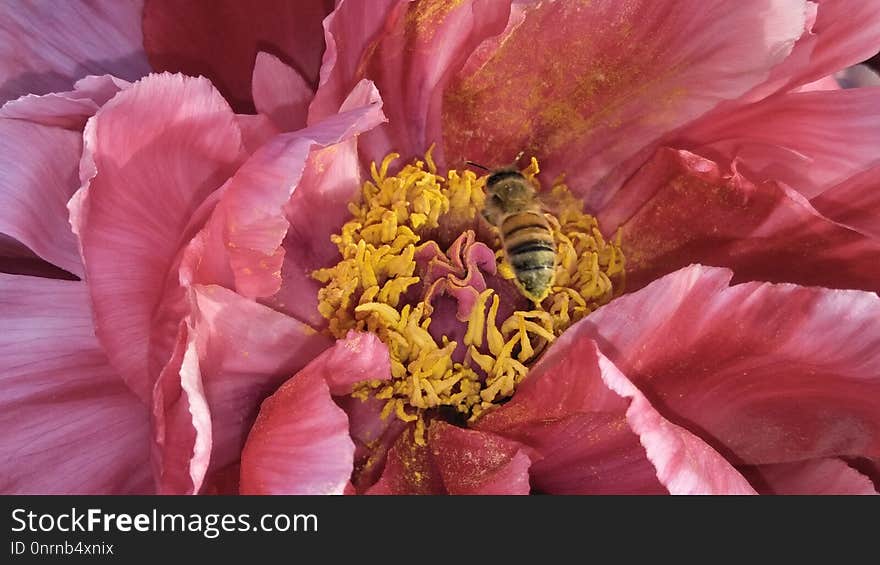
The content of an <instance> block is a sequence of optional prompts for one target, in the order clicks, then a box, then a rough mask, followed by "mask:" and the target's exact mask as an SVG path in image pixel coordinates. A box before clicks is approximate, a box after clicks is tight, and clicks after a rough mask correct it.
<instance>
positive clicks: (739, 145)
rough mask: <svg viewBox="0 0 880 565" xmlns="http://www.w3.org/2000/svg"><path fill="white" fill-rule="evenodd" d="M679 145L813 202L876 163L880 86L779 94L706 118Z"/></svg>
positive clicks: (879, 137) (678, 138)
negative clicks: (734, 163)
mask: <svg viewBox="0 0 880 565" xmlns="http://www.w3.org/2000/svg"><path fill="white" fill-rule="evenodd" d="M675 146H676V147H681V148H686V149H692V150H693V151H694V152H696V153H699V154H701V155H705V156H707V157H709V158H712V159H713V160H715V161H717V162H719V163H722V164H724V165H725V166H726V165H728V164H729V163H731V162H732V161H733V160H734V159H737V160H739V167H738V168H739V170H740V171H741V172H743V173H745V174H747V175H748V176H750V177H751V178H754V179H761V180H775V181H780V182H783V183H785V184H787V185H789V186H791V187H792V188H794V189H795V190H797V191H798V192H801V193H802V194H804V196H806V197H807V198H813V197H814V196H816V195H818V194H821V193H822V192H823V191H825V190H827V189H829V188H830V187H832V186H834V185H835V184H837V183H839V182H841V181H843V180H845V179H846V178H848V177H849V176H851V175H854V174H856V173H858V172H859V171H862V170H864V169H866V168H868V167H869V166H871V165H872V164H874V163H875V162H876V161H877V159H878V153H880V88H858V89H852V90H839V89H838V90H834V91H828V90H826V91H819V92H797V93H792V94H785V95H781V96H776V97H773V98H771V99H769V100H765V101H763V102H760V103H757V104H752V105H750V106H746V107H744V108H737V109H736V110H735V111H731V112H729V113H727V114H726V115H723V116H714V117H713V118H712V119H711V120H709V119H706V120H703V121H702V122H701V123H700V124H699V125H696V126H694V127H691V128H688V129H687V130H686V131H685V132H683V133H681V134H680V135H678V136H676V140H675Z"/></svg>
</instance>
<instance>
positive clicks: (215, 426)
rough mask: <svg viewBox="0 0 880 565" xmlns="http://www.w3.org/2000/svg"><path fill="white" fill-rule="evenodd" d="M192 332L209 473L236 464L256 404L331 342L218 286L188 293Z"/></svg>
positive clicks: (302, 325)
mask: <svg viewBox="0 0 880 565" xmlns="http://www.w3.org/2000/svg"><path fill="white" fill-rule="evenodd" d="M193 298H194V301H195V305H194V308H193V310H194V321H193V332H194V333H195V335H196V336H197V339H198V345H197V350H198V364H199V367H200V369H201V374H202V380H203V382H204V387H205V396H206V397H207V401H208V405H209V406H210V407H211V428H212V440H213V449H212V453H211V470H217V469H222V468H224V467H227V466H229V465H231V464H233V463H236V462H238V460H239V457H240V455H241V449H242V447H243V446H244V443H245V440H246V439H247V433H248V431H249V430H250V428H251V425H252V424H253V422H254V420H255V419H256V417H257V412H258V411H259V407H260V403H261V402H262V401H263V400H264V399H265V398H266V397H267V396H269V395H270V394H271V393H272V392H274V391H275V390H276V389H277V388H278V387H279V386H280V385H281V384H282V383H283V382H284V381H286V380H287V379H288V378H289V377H290V375H291V374H294V373H296V372H298V371H299V370H300V369H302V368H303V367H304V366H305V365H306V364H307V363H309V362H310V361H311V360H312V359H314V358H315V357H316V356H317V355H318V354H319V353H321V352H322V351H323V350H324V349H326V348H327V347H329V346H330V345H332V342H331V340H330V339H329V338H328V337H326V336H324V335H322V334H319V333H317V332H315V331H314V330H312V329H311V328H310V327H309V326H307V325H305V324H303V323H301V322H298V321H296V320H295V319H293V318H290V317H288V316H285V315H283V314H280V313H278V312H276V311H274V310H271V309H269V308H267V307H265V306H262V305H260V304H257V303H255V302H252V301H250V300H247V299H245V298H243V297H241V296H239V295H237V294H235V293H234V292H232V291H231V290H228V289H225V288H223V287H219V286H201V285H195V286H194V287H193Z"/></svg>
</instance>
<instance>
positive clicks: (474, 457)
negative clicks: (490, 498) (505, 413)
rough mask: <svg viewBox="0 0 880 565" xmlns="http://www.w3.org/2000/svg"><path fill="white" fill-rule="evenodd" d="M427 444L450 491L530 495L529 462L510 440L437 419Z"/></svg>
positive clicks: (447, 489) (451, 492) (454, 492)
mask: <svg viewBox="0 0 880 565" xmlns="http://www.w3.org/2000/svg"><path fill="white" fill-rule="evenodd" d="M428 445H429V446H430V449H431V454H432V455H433V457H434V461H435V462H436V465H437V468H438V469H439V470H440V476H441V477H442V478H443V484H444V486H445V487H446V491H447V492H448V493H449V494H529V465H530V464H531V461H530V460H529V456H528V455H526V453H525V451H524V447H525V446H523V445H521V444H519V443H517V442H515V441H513V440H509V439H505V438H503V437H501V436H498V435H495V434H493V433H488V432H481V431H477V430H466V429H463V428H458V427H455V426H452V425H449V424H447V423H445V422H441V421H439V420H438V421H435V422H432V423H431V427H430V430H429V436H428Z"/></svg>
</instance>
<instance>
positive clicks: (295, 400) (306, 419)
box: [241, 333, 390, 494]
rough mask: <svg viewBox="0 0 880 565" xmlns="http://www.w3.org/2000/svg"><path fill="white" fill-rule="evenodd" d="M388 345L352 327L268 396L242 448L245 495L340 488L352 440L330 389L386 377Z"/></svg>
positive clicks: (347, 468) (349, 460)
mask: <svg viewBox="0 0 880 565" xmlns="http://www.w3.org/2000/svg"><path fill="white" fill-rule="evenodd" d="M389 377H390V364H389V361H388V350H387V349H386V347H385V345H384V344H383V343H382V342H380V341H379V339H378V338H377V337H376V336H375V335H373V334H353V333H352V334H350V335H349V337H348V338H346V339H344V340H341V341H339V342H337V344H336V345H334V346H333V347H331V348H330V349H328V350H327V351H325V352H324V353H322V354H321V355H319V356H318V357H317V358H316V359H315V360H314V361H312V362H311V363H309V364H308V365H307V366H306V367H305V368H304V369H303V370H301V371H300V372H299V373H297V374H296V375H294V376H293V377H292V378H291V379H289V380H288V381H287V382H286V383H284V385H282V386H281V388H279V389H278V391H277V392H275V394H273V395H272V396H270V397H269V398H268V399H266V401H265V402H263V405H262V407H261V408H260V414H259V416H257V421H256V423H255V424H254V426H253V428H251V432H250V435H249V436H248V439H247V443H246V444H245V447H244V451H243V452H242V454H241V492H242V494H342V493H343V491H345V489H346V487H347V486H348V485H349V478H350V477H351V473H352V469H353V462H354V443H352V441H351V438H350V437H349V433H348V418H347V417H346V415H345V412H343V411H342V409H341V408H339V407H338V406H336V404H335V403H334V402H333V399H332V398H331V396H330V395H331V394H343V393H345V392H350V391H351V385H352V384H354V383H356V382H359V381H362V380H365V379H371V378H379V379H383V378H389Z"/></svg>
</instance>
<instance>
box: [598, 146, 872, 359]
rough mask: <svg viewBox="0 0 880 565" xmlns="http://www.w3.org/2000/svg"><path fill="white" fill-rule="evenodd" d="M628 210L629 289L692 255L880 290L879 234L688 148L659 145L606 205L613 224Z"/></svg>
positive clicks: (767, 275)
mask: <svg viewBox="0 0 880 565" xmlns="http://www.w3.org/2000/svg"><path fill="white" fill-rule="evenodd" d="M633 213H635V215H632V214H633ZM630 216H631V217H630ZM626 218H629V219H626ZM623 219H626V221H625V223H624V224H623V226H622V228H621V229H622V230H623V236H622V237H623V249H624V253H625V254H626V259H627V273H626V274H627V281H626V282H627V289H628V290H635V289H638V288H641V287H642V286H644V285H645V284H647V283H649V282H650V281H652V280H654V279H656V278H658V277H660V276H663V275H665V274H667V273H670V272H672V271H674V270H676V269H679V268H681V267H685V266H687V265H689V264H691V263H703V264H707V265H714V266H719V267H730V268H731V269H733V271H734V273H735V275H736V280H737V281H744V280H758V281H770V282H793V283H797V284H802V285H816V286H826V287H829V288H853V289H862V290H877V289H880V241H877V240H874V239H872V238H869V237H867V236H864V235H863V234H860V233H858V232H856V231H853V230H851V229H848V228H846V227H845V226H842V225H840V224H836V223H834V222H832V221H830V220H828V219H827V218H825V217H823V216H822V215H820V214H819V213H818V212H816V210H815V209H814V208H813V207H812V206H811V205H810V203H809V202H808V201H807V200H806V199H805V198H804V197H803V196H801V195H800V194H798V193H797V192H795V191H793V190H791V189H789V188H786V187H785V186H782V185H779V184H776V183H770V182H765V183H763V184H752V183H751V182H750V180H749V179H748V178H746V176H744V175H742V174H740V173H739V172H737V171H736V170H733V171H731V172H722V171H721V170H720V169H719V167H718V166H717V165H716V164H715V163H714V162H712V161H709V160H707V159H704V158H702V157H700V156H698V155H694V154H693V153H689V152H687V151H675V150H671V149H663V150H661V151H659V152H658V153H657V155H656V156H655V157H654V159H653V160H652V161H651V162H650V163H648V164H647V165H646V166H644V167H643V168H642V169H641V170H640V171H639V173H638V174H637V175H636V176H635V177H633V178H632V179H630V181H629V182H628V183H627V185H626V186H624V187H623V189H622V190H621V191H620V192H619V193H618V194H617V197H616V198H615V199H614V200H613V201H612V203H611V205H610V206H609V208H607V209H606V210H603V211H602V213H601V214H600V224H601V225H602V226H603V228H604V229H607V230H613V229H614V226H616V225H617V224H618V223H619V222H620V221H621V220H623ZM624 372H626V371H624Z"/></svg>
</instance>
